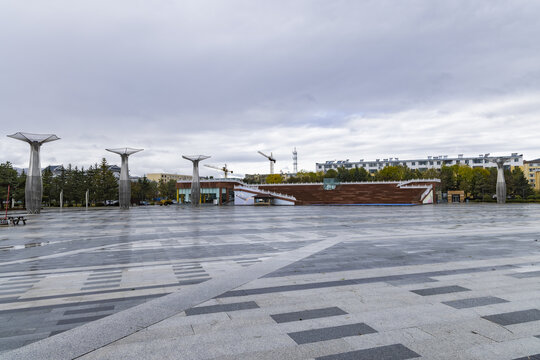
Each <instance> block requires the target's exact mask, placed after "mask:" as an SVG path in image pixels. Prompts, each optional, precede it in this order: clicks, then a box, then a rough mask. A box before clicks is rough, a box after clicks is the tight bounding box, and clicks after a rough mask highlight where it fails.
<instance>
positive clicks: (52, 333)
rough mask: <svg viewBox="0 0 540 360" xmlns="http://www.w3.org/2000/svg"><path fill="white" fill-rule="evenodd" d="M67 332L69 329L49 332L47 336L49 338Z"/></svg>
mask: <svg viewBox="0 0 540 360" xmlns="http://www.w3.org/2000/svg"><path fill="white" fill-rule="evenodd" d="M68 330H69V329H64V330H55V331H51V333H50V334H49V337H51V336H54V335H57V334H60V333H63V332H64V331H68Z"/></svg>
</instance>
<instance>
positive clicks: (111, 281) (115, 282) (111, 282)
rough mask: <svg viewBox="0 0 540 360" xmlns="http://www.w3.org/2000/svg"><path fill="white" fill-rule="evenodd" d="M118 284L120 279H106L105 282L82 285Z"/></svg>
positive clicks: (87, 282)
mask: <svg viewBox="0 0 540 360" xmlns="http://www.w3.org/2000/svg"><path fill="white" fill-rule="evenodd" d="M118 283H120V279H107V280H96V281H86V282H85V283H84V285H98V284H118Z"/></svg>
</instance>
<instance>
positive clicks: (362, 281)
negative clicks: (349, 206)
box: [217, 265, 515, 298]
mask: <svg viewBox="0 0 540 360" xmlns="http://www.w3.org/2000/svg"><path fill="white" fill-rule="evenodd" d="M511 268H515V266H514V265H497V266H484V267H476V268H464V269H454V270H441V271H431V272H423V273H413V274H403V275H388V276H377V277H371V278H360V279H346V280H335V281H323V282H315V283H307V284H295V285H282V286H270V287H265V288H254V289H245V290H231V291H227V292H225V293H223V294H221V295H219V296H217V297H218V298H224V297H234V296H247V295H258V294H270V293H275V292H285V291H298V290H311V289H319V288H327V287H335V286H349V285H357V284H371V283H376V282H389V281H399V280H407V279H417V278H422V279H425V278H429V277H431V276H444V275H456V274H468V273H477V272H486V271H493V270H503V269H511ZM335 271H340V270H339V269H337V270H335ZM308 273H309V271H308ZM296 275H297V274H296ZM275 276H277V275H276V273H272V274H270V275H265V276H263V277H275Z"/></svg>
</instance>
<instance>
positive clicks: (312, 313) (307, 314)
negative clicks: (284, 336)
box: [270, 307, 347, 323]
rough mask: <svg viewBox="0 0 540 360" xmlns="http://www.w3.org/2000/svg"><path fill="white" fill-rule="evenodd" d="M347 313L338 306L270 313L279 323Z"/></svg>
mask: <svg viewBox="0 0 540 360" xmlns="http://www.w3.org/2000/svg"><path fill="white" fill-rule="evenodd" d="M346 314H347V313H346V312H345V311H343V310H341V309H340V308H338V307H328V308H323V309H313V310H304V311H296V312H289V313H282V314H274V315H270V317H272V319H274V321H275V322H277V323H284V322H291V321H301V320H309V319H318V318H323V317H329V316H339V315H346Z"/></svg>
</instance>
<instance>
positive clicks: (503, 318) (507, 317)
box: [483, 309, 540, 326]
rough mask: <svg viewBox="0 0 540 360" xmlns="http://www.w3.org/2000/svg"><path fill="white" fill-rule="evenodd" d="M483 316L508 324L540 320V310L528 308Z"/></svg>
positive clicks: (504, 324) (501, 323) (498, 322)
mask: <svg viewBox="0 0 540 360" xmlns="http://www.w3.org/2000/svg"><path fill="white" fill-rule="evenodd" d="M483 318H484V319H486V320H489V321H492V322H494V323H496V324H499V325H502V326H507V325H513V324H520V323H524V322H529V321H538V320H540V310H538V309H528V310H521V311H512V312H508V313H501V314H494V315H489V316H483Z"/></svg>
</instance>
